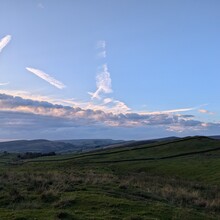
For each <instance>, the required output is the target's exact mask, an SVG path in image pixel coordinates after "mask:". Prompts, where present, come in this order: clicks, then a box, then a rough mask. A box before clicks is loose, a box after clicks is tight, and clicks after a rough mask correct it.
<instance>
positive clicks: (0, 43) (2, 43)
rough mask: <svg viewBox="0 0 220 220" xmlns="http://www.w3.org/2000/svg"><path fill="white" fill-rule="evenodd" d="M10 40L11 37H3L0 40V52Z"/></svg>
mask: <svg viewBox="0 0 220 220" xmlns="http://www.w3.org/2000/svg"><path fill="white" fill-rule="evenodd" d="M10 40H11V35H7V36H5V37H3V38H2V39H1V41H0V52H1V51H2V49H3V48H4V47H5V46H6V45H7V44H8V43H9V42H10Z"/></svg>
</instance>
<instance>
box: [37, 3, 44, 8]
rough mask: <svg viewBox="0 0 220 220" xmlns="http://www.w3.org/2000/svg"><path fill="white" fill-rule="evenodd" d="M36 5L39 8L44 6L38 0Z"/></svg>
mask: <svg viewBox="0 0 220 220" xmlns="http://www.w3.org/2000/svg"><path fill="white" fill-rule="evenodd" d="M37 7H38V8H41V9H44V8H45V7H44V5H43V4H42V3H41V2H39V3H38V4H37Z"/></svg>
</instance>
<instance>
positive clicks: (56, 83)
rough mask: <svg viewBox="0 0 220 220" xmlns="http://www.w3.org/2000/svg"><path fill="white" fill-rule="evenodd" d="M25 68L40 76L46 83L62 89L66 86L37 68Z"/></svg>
mask: <svg viewBox="0 0 220 220" xmlns="http://www.w3.org/2000/svg"><path fill="white" fill-rule="evenodd" d="M26 70H28V71H29V72H31V73H33V74H35V75H36V76H38V77H40V78H41V79H43V80H45V81H47V82H48V83H50V84H51V85H53V86H55V87H57V88H58V89H63V88H65V87H66V86H65V85H64V84H63V83H62V82H60V81H58V80H56V79H54V78H53V77H51V76H50V75H48V74H46V73H45V72H43V71H41V70H39V69H34V68H30V67H26Z"/></svg>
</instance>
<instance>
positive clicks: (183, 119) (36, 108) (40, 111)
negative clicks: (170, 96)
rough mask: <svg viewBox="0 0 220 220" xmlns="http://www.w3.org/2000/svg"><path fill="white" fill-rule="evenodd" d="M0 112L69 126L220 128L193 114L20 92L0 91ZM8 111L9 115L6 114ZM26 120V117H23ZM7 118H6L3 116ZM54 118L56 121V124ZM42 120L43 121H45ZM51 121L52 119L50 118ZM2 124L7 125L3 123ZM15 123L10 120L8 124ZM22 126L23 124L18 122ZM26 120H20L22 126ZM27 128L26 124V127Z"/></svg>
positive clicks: (176, 130)
mask: <svg viewBox="0 0 220 220" xmlns="http://www.w3.org/2000/svg"><path fill="white" fill-rule="evenodd" d="M0 112H1V113H2V112H4V114H5V119H6V118H8V121H10V116H9V115H10V114H12V113H17V114H18V113H19V114H23V115H33V116H34V118H35V119H36V118H37V117H38V116H39V117H41V118H42V117H44V119H45V123H47V122H46V121H47V119H48V120H49V121H51V120H54V122H53V123H52V124H53V125H54V126H55V127H57V128H58V127H59V126H60V123H61V121H62V122H63V123H64V124H63V127H66V126H67V125H68V127H69V126H73V127H76V126H79V127H81V126H105V127H108V128H110V127H143V128H148V127H151V126H159V127H163V128H164V129H165V130H169V131H175V132H181V131H185V130H204V129H208V128H210V127H213V126H215V127H216V126H217V127H219V128H220V123H215V124H214V123H204V122H202V121H199V120H196V119H195V117H194V116H193V115H184V114H182V115H181V114H173V113H160V114H158V113H156V114H152V113H151V114H147V113H146V114H143V113H142V114H139V113H136V112H131V113H124V114H123V113H118V114H117V113H111V112H105V111H102V110H93V109H83V108H80V107H71V106H63V105H58V104H53V103H50V102H45V101H36V100H32V99H24V98H22V97H19V96H11V95H7V94H0ZM7 114H9V115H8V117H7ZM23 119H24V120H23V121H25V117H24V118H23ZM6 121H7V120H6ZM19 121H22V118H18V119H17V122H16V123H15V124H16V125H19V123H18V122H19ZM56 121H57V122H59V123H58V124H56ZM45 123H43V124H44V125H46V124H45ZM26 124H28V123H26ZM50 124H51V122H50ZM5 125H9V124H8V123H6V124H5ZM13 125H14V124H13V123H11V126H13ZM20 125H21V126H22V124H21V123H20ZM24 125H25V123H24V124H23V126H24ZM27 129H28V128H27Z"/></svg>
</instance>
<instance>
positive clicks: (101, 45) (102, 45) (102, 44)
mask: <svg viewBox="0 0 220 220" xmlns="http://www.w3.org/2000/svg"><path fill="white" fill-rule="evenodd" d="M96 47H97V49H104V50H105V48H106V41H105V40H99V41H98V42H97V45H96Z"/></svg>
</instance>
